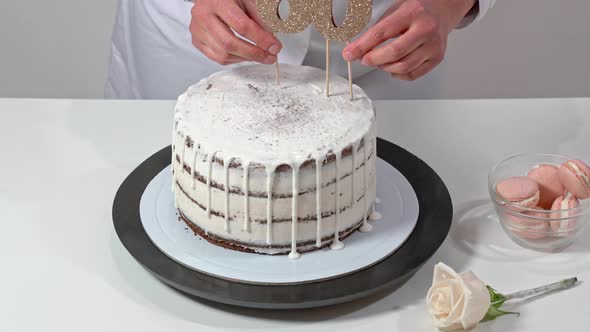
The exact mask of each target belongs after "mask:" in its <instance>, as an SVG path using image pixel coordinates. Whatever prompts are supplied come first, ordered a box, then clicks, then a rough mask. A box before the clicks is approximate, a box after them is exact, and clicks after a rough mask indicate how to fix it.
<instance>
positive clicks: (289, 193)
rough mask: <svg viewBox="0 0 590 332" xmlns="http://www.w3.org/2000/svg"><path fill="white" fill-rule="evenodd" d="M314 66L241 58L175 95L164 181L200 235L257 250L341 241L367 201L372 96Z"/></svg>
mask: <svg viewBox="0 0 590 332" xmlns="http://www.w3.org/2000/svg"><path fill="white" fill-rule="evenodd" d="M325 75H326V73H325V71H323V70H320V69H317V68H313V67H306V66H299V65H287V64H281V81H280V84H277V82H276V81H275V71H274V66H265V65H246V66H240V67H236V68H233V69H231V70H227V71H222V72H218V73H215V74H213V75H211V76H210V77H208V78H206V79H203V80H202V81H200V82H199V83H197V84H196V85H193V86H191V87H190V88H188V90H187V91H186V92H185V93H184V94H182V95H181V96H180V97H179V98H178V102H177V105H176V108H175V113H174V125H173V127H174V128H173V133H172V134H173V137H172V173H173V175H172V178H173V181H172V187H173V193H174V201H175V207H176V209H177V212H178V216H179V219H180V220H182V221H183V222H185V223H186V224H187V225H188V226H189V227H190V228H191V230H192V231H194V232H195V233H196V234H198V235H199V236H201V237H203V238H204V239H206V240H207V241H209V242H211V243H214V244H216V245H219V246H223V247H225V248H229V249H233V250H239V251H244V252H251V253H259V254H289V257H290V258H293V259H295V258H298V257H299V255H300V253H302V252H306V251H311V250H316V249H319V248H323V247H326V246H330V248H332V249H335V250H337V249H341V248H343V247H344V243H343V239H344V238H346V237H347V236H349V235H350V234H351V233H352V232H354V231H355V230H360V231H368V230H370V228H371V225H370V224H369V223H368V221H367V219H370V216H371V213H372V212H373V211H374V202H375V184H376V183H375V160H376V153H375V152H376V149H375V147H376V144H375V143H376V136H375V130H376V129H375V114H374V109H373V104H372V102H371V100H370V99H369V98H368V97H367V95H366V94H365V93H364V92H363V91H362V90H361V89H360V88H359V87H358V86H353V89H354V99H353V100H350V97H349V94H348V91H349V90H348V89H349V86H348V82H347V81H346V80H344V79H343V78H340V77H331V82H330V91H331V95H330V96H329V97H326V95H325V91H324V86H325V83H324V80H325V77H326V76H325Z"/></svg>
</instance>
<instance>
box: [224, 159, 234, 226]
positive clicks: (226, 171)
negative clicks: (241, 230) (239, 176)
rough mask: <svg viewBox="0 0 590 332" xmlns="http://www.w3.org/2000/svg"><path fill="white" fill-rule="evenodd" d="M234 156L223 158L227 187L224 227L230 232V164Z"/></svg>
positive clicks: (225, 187)
mask: <svg viewBox="0 0 590 332" xmlns="http://www.w3.org/2000/svg"><path fill="white" fill-rule="evenodd" d="M232 159H233V158H231V157H225V158H224V159H223V176H224V177H225V180H224V181H223V187H224V189H225V202H224V206H225V208H224V211H225V212H224V213H223V214H224V217H225V224H224V225H223V229H224V230H225V231H226V232H227V233H229V164H230V163H231V161H232Z"/></svg>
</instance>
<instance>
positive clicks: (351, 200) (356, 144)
mask: <svg viewBox="0 0 590 332" xmlns="http://www.w3.org/2000/svg"><path fill="white" fill-rule="evenodd" d="M359 143H360V141H358V142H356V143H354V144H352V146H351V148H352V155H351V156H352V157H351V158H352V168H351V171H350V172H351V173H350V174H354V170H355V165H356V150H357V149H358V148H359ZM350 192H351V193H352V195H350V206H351V207H354V203H356V195H355V194H354V176H351V177H350Z"/></svg>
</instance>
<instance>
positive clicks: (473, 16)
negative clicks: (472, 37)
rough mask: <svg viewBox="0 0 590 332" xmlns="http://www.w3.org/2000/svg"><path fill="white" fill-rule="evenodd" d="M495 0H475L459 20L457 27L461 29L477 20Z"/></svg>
mask: <svg viewBox="0 0 590 332" xmlns="http://www.w3.org/2000/svg"><path fill="white" fill-rule="evenodd" d="M495 2H496V0H477V1H476V2H475V5H473V7H472V8H471V9H470V10H469V12H467V14H466V15H465V17H463V19H462V20H461V22H459V25H458V26H457V29H462V28H465V27H467V26H469V25H470V24H472V23H476V22H479V21H480V20H481V19H482V18H483V17H484V16H485V15H486V13H487V12H488V10H489V9H490V8H492V6H493V5H494V3H495Z"/></svg>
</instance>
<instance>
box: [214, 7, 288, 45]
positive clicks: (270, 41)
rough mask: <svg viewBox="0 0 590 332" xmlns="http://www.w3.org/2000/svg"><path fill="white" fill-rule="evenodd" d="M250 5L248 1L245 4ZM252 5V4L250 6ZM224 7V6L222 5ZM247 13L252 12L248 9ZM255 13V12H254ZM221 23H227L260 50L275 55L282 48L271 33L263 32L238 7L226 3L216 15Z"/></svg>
mask: <svg viewBox="0 0 590 332" xmlns="http://www.w3.org/2000/svg"><path fill="white" fill-rule="evenodd" d="M245 4H246V5H247V6H249V5H250V2H249V1H246V3H245ZM252 5H254V4H252ZM224 6H225V4H224ZM248 11H249V12H252V11H251V10H250V9H248ZM254 12H256V10H254ZM217 15H218V16H219V17H220V18H221V20H222V21H224V22H225V23H227V24H228V25H229V27H230V28H232V30H234V31H235V32H237V33H239V34H240V35H242V36H243V37H246V38H247V39H248V40H250V41H252V42H253V43H254V44H256V45H257V46H258V47H260V48H261V49H262V50H264V51H266V52H268V53H270V54H273V55H277V54H279V51H280V50H281V48H282V47H283V46H282V44H281V42H280V41H279V40H278V39H277V38H276V37H275V36H273V34H272V33H270V32H268V31H266V30H264V29H263V28H262V26H260V25H259V24H258V23H257V22H256V21H254V20H253V19H252V18H250V17H249V16H248V15H247V14H246V13H245V12H244V11H243V10H242V8H240V7H239V6H237V5H235V4H233V3H232V2H228V4H227V7H225V8H223V10H220V11H219V12H218V14H217Z"/></svg>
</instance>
